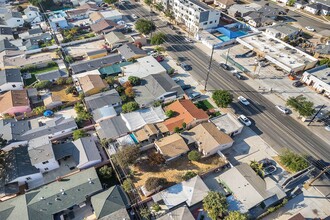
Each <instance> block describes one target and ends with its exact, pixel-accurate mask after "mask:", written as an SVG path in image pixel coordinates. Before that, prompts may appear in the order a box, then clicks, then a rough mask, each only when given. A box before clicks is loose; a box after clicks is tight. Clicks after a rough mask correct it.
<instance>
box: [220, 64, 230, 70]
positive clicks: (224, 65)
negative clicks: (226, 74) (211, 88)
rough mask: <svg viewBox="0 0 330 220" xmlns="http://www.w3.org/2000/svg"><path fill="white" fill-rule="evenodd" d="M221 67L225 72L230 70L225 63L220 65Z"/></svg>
mask: <svg viewBox="0 0 330 220" xmlns="http://www.w3.org/2000/svg"><path fill="white" fill-rule="evenodd" d="M220 66H221V67H222V68H223V69H225V70H230V67H229V66H228V65H227V64H225V63H220Z"/></svg>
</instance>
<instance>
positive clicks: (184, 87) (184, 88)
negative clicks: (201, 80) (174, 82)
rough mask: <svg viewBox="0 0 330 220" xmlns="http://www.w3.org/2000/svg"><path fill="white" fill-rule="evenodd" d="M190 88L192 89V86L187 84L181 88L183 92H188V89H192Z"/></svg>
mask: <svg viewBox="0 0 330 220" xmlns="http://www.w3.org/2000/svg"><path fill="white" fill-rule="evenodd" d="M190 88H191V85H186V84H184V85H182V86H181V89H182V90H188V89H190Z"/></svg>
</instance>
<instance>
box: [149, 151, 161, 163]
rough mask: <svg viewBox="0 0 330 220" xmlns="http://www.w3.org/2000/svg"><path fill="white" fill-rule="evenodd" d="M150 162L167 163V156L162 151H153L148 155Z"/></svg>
mask: <svg viewBox="0 0 330 220" xmlns="http://www.w3.org/2000/svg"><path fill="white" fill-rule="evenodd" d="M148 159H149V162H150V163H151V164H152V165H159V164H163V163H165V158H164V157H163V155H162V154H161V153H158V152H152V153H150V154H149V155H148Z"/></svg>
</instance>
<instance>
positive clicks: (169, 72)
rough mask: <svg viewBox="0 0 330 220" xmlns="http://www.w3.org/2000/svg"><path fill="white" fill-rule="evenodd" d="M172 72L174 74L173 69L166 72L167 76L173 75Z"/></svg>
mask: <svg viewBox="0 0 330 220" xmlns="http://www.w3.org/2000/svg"><path fill="white" fill-rule="evenodd" d="M174 72H175V69H173V68H171V69H169V70H167V74H168V75H173V74H174Z"/></svg>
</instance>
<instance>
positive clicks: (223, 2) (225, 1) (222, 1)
mask: <svg viewBox="0 0 330 220" xmlns="http://www.w3.org/2000/svg"><path fill="white" fill-rule="evenodd" d="M214 4H215V5H218V6H219V7H220V8H222V9H228V8H229V7H230V6H232V5H234V4H235V1H234V0H216V1H214Z"/></svg>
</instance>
